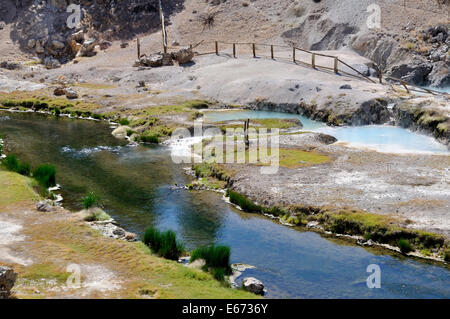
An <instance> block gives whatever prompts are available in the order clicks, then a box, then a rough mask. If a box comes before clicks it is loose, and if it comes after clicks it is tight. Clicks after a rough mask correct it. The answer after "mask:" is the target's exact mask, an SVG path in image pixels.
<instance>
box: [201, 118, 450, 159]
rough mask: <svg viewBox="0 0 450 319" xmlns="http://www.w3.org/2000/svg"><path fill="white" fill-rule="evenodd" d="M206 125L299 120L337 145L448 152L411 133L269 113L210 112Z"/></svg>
mask: <svg viewBox="0 0 450 319" xmlns="http://www.w3.org/2000/svg"><path fill="white" fill-rule="evenodd" d="M203 118H204V120H205V121H206V122H218V121H231V120H241V119H264V118H265V119H267V118H280V119H294V118H295V119H299V120H300V121H301V122H302V123H303V129H302V130H304V131H313V132H322V133H326V134H329V135H332V136H334V137H336V138H337V139H338V141H339V142H346V143H347V144H350V145H353V146H358V147H366V148H371V149H374V150H377V151H381V152H392V153H439V154H448V153H449V151H448V148H447V147H446V146H445V145H443V144H441V143H439V142H437V141H436V140H435V139H434V138H433V137H431V136H426V135H422V134H417V133H414V132H411V131H409V130H407V129H403V128H400V127H396V126H389V125H367V126H347V127H329V126H327V125H325V124H324V123H321V122H317V121H313V120H311V119H308V118H307V117H305V116H302V115H298V114H290V113H281V112H269V111H216V112H214V111H211V112H205V115H204V117H203Z"/></svg>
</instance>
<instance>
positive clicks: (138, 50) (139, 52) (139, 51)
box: [137, 38, 141, 59]
mask: <svg viewBox="0 0 450 319" xmlns="http://www.w3.org/2000/svg"><path fill="white" fill-rule="evenodd" d="M137 56H138V59H140V58H141V42H140V41H139V38H137Z"/></svg>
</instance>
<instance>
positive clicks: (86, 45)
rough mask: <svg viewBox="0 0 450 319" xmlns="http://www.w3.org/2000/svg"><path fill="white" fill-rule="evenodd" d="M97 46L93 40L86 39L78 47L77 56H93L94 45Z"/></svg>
mask: <svg viewBox="0 0 450 319" xmlns="http://www.w3.org/2000/svg"><path fill="white" fill-rule="evenodd" d="M96 44H97V41H95V39H87V40H85V41H84V42H83V44H82V45H81V47H80V51H78V54H77V56H86V57H90V56H94V55H95V54H96V53H95V50H94V49H95V45H96Z"/></svg>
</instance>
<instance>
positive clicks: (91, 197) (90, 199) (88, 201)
mask: <svg viewBox="0 0 450 319" xmlns="http://www.w3.org/2000/svg"><path fill="white" fill-rule="evenodd" d="M98 199H99V198H98V196H97V194H95V193H94V192H90V193H88V194H87V195H86V196H84V197H83V207H84V208H85V209H89V208H91V207H93V206H95V205H96V204H97V202H98Z"/></svg>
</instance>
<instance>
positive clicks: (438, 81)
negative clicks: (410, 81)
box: [428, 61, 450, 87]
mask: <svg viewBox="0 0 450 319" xmlns="http://www.w3.org/2000/svg"><path fill="white" fill-rule="evenodd" d="M428 80H429V81H430V84H431V86H433V87H445V86H450V61H445V62H444V61H440V62H437V63H435V65H434V67H433V70H432V71H431V72H430V74H429V75H428Z"/></svg>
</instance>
